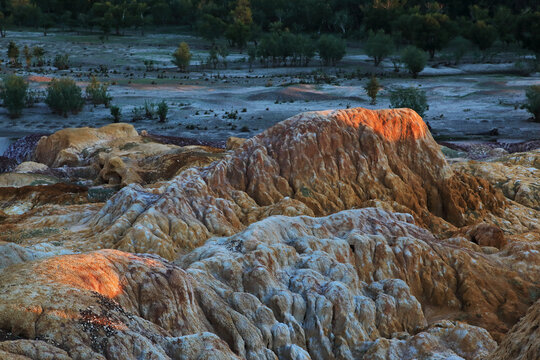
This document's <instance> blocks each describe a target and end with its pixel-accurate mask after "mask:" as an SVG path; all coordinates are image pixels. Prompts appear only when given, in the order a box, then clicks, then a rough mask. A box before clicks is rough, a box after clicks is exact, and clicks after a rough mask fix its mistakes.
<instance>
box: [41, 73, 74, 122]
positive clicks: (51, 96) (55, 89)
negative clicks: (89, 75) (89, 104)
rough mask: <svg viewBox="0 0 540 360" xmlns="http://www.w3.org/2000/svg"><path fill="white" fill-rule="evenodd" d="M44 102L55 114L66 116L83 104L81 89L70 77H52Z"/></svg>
mask: <svg viewBox="0 0 540 360" xmlns="http://www.w3.org/2000/svg"><path fill="white" fill-rule="evenodd" d="M45 103H46V104H47V105H48V106H49V108H50V109H51V110H52V111H53V113H55V114H59V115H62V116H64V117H67V116H68V114H69V113H70V112H71V113H73V114H77V113H78V112H79V111H81V110H82V108H83V106H84V99H83V97H82V90H81V88H80V87H78V86H77V84H76V83H75V81H74V80H73V79H70V78H62V79H53V80H52V81H51V82H50V83H49V87H48V88H47V97H46V98H45Z"/></svg>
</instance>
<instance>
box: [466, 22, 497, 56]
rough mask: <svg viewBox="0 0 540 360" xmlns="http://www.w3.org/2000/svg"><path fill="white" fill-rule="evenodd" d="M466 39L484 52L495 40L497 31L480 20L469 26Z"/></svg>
mask: <svg viewBox="0 0 540 360" xmlns="http://www.w3.org/2000/svg"><path fill="white" fill-rule="evenodd" d="M467 38H468V39H469V40H471V41H472V42H473V43H474V44H475V45H476V46H478V48H479V49H480V50H482V51H484V50H487V49H489V48H490V47H491V46H492V45H493V43H494V42H495V40H496V39H497V30H496V29H495V28H494V27H493V26H492V25H489V24H487V23H486V22H485V21H483V20H480V21H477V22H476V23H474V24H472V25H471V26H470V28H469V31H468V33H467Z"/></svg>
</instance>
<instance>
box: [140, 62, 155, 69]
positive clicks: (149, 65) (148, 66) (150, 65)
mask: <svg viewBox="0 0 540 360" xmlns="http://www.w3.org/2000/svg"><path fill="white" fill-rule="evenodd" d="M143 64H144V68H145V70H146V71H154V70H155V67H154V60H143Z"/></svg>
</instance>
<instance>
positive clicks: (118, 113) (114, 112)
mask: <svg viewBox="0 0 540 360" xmlns="http://www.w3.org/2000/svg"><path fill="white" fill-rule="evenodd" d="M109 110H110V112H111V116H112V117H113V121H114V122H115V123H119V122H120V119H121V118H122V110H121V109H120V108H119V107H118V106H116V105H111V107H110V109H109Z"/></svg>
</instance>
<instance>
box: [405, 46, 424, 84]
mask: <svg viewBox="0 0 540 360" xmlns="http://www.w3.org/2000/svg"><path fill="white" fill-rule="evenodd" d="M427 59H428V55H427V54H426V52H425V51H422V50H420V49H418V48H417V47H414V46H407V47H406V48H405V49H404V50H403V53H402V54H401V61H402V62H403V63H404V64H405V66H406V67H407V69H409V72H410V73H411V74H412V76H413V78H416V77H418V73H419V72H420V71H422V70H424V67H425V66H426V63H427Z"/></svg>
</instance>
